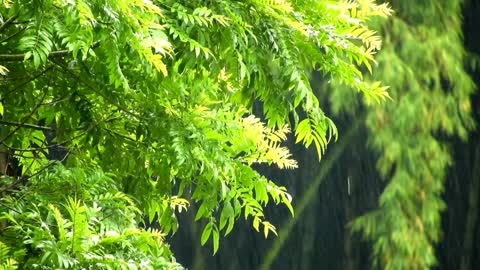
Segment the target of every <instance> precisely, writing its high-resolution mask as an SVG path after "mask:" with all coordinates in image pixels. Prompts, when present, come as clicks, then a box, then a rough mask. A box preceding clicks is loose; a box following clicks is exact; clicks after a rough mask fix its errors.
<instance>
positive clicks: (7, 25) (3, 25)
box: [0, 15, 17, 33]
mask: <svg viewBox="0 0 480 270" xmlns="http://www.w3.org/2000/svg"><path fill="white" fill-rule="evenodd" d="M15 19H17V15H13V16H12V17H10V18H8V20H6V21H5V22H4V23H3V24H2V25H1V26H0V33H1V32H3V30H5V29H7V27H9V26H10V25H11V24H12V23H13V21H15Z"/></svg>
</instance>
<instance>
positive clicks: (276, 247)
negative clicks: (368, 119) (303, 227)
mask: <svg viewBox="0 0 480 270" xmlns="http://www.w3.org/2000/svg"><path fill="white" fill-rule="evenodd" d="M364 119H365V118H364V117H359V118H357V119H356V120H355V122H354V124H353V125H352V127H350V129H349V130H348V131H347V132H346V134H345V135H344V136H343V137H342V138H341V140H340V141H339V143H338V144H337V145H335V147H334V148H333V149H332V150H333V152H331V153H330V154H328V159H326V160H325V161H323V162H322V163H321V164H322V165H321V169H320V172H319V173H318V175H317V177H316V178H315V179H314V181H313V182H312V183H311V185H310V186H309V187H308V190H307V191H306V192H305V193H304V194H303V195H302V197H301V198H300V199H299V201H298V203H297V205H296V207H295V211H294V212H295V217H294V218H292V219H290V220H288V221H287V222H286V224H283V226H280V228H281V230H280V231H279V232H278V237H277V238H276V239H275V241H274V242H273V246H272V247H271V248H270V250H269V251H268V253H267V255H266V256H265V258H264V259H263V262H262V264H261V266H260V269H261V270H268V269H270V266H271V265H272V263H273V261H274V260H275V258H276V257H277V256H278V253H279V252H280V250H281V249H282V247H283V245H284V244H285V242H286V240H287V239H288V236H289V234H290V232H291V231H292V229H293V228H294V226H295V225H296V224H297V222H298V221H299V217H300V216H301V215H302V214H303V212H304V210H305V208H306V207H307V206H308V205H309V204H310V202H311V201H312V199H313V198H315V195H316V194H317V190H318V187H319V186H320V184H322V183H323V179H324V178H325V176H327V174H328V172H329V171H330V170H331V169H332V167H333V166H334V165H335V164H336V162H337V160H338V159H339V158H340V156H341V154H342V153H343V151H344V150H345V148H346V147H347V145H348V144H349V142H350V141H351V140H352V138H353V137H354V136H355V134H356V133H357V132H358V129H359V128H360V125H361V124H362V123H363V120H364Z"/></svg>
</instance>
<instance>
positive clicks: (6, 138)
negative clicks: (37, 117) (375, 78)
mask: <svg viewBox="0 0 480 270" xmlns="http://www.w3.org/2000/svg"><path fill="white" fill-rule="evenodd" d="M46 96H47V93H46V92H45V93H44V94H43V96H42V99H41V100H40V103H38V104H37V105H36V106H35V108H33V110H32V111H31V112H30V113H29V114H28V115H27V116H26V117H24V118H23V120H22V121H21V122H20V123H19V125H18V126H16V127H15V128H14V129H13V130H12V131H10V132H9V133H8V134H7V135H6V136H5V137H4V138H2V139H1V140H0V144H2V143H3V142H5V141H6V140H8V139H9V138H10V137H11V136H12V135H13V134H15V132H17V131H18V130H19V129H20V128H21V127H23V126H24V125H25V124H26V122H27V121H28V120H29V119H30V118H31V117H32V116H33V114H34V113H35V112H36V111H37V110H38V108H40V106H42V103H43V100H44V99H45V97H46Z"/></svg>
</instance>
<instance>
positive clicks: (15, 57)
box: [0, 41, 100, 62]
mask: <svg viewBox="0 0 480 270" xmlns="http://www.w3.org/2000/svg"><path fill="white" fill-rule="evenodd" d="M98 46H100V41H97V42H95V43H93V45H92V47H91V49H95V48H97V47H98ZM70 52H71V51H69V50H61V51H53V52H51V53H49V54H48V58H49V59H52V58H57V57H62V56H67V55H68V54H69V53H70ZM24 59H25V54H23V53H18V54H0V62H17V61H23V60H24Z"/></svg>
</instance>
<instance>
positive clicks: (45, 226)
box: [0, 0, 391, 269]
mask: <svg viewBox="0 0 480 270" xmlns="http://www.w3.org/2000/svg"><path fill="white" fill-rule="evenodd" d="M390 12H391V11H390V9H389V8H388V6H387V5H385V4H382V5H376V4H375V3H374V2H373V1H371V0H362V1H349V2H343V1H342V2H331V3H324V2H322V3H318V1H280V0H276V1H265V0H251V1H225V0H224V1H208V3H205V1H168V0H164V1H160V0H158V1H140V0H139V1H127V0H95V1H83V0H78V1H73V0H70V1H60V0H17V1H3V2H2V5H1V7H0V14H1V17H0V18H1V19H2V21H1V23H2V24H1V26H0V38H1V42H0V52H1V53H2V54H0V62H1V63H2V65H1V66H0V71H1V75H2V77H1V83H2V89H1V90H0V91H1V92H0V94H1V96H0V114H1V115H2V118H1V120H0V123H1V124H2V126H1V130H0V135H1V138H0V144H1V145H2V148H3V150H2V151H3V157H4V158H3V161H4V162H3V163H2V164H5V166H8V167H11V168H14V169H15V168H16V169H18V171H19V173H18V175H16V176H15V177H12V176H11V175H10V176H4V177H3V180H2V181H1V184H2V189H1V192H2V198H1V205H0V207H1V212H2V217H1V219H2V220H3V225H2V227H3V230H2V235H1V236H2V237H1V239H0V240H1V243H2V250H3V253H2V254H3V255H2V257H1V258H0V259H4V260H3V261H4V262H8V263H9V265H10V266H12V265H13V264H14V260H15V261H17V262H18V265H19V266H20V267H39V268H42V269H57V268H78V267H86V268H92V267H94V268H95V269H98V268H106V269H111V268H112V267H118V265H120V267H122V268H125V269H127V268H128V269H130V268H135V267H137V268H142V269H147V268H148V267H150V268H152V269H156V268H162V267H164V268H168V267H170V268H172V267H180V266H178V265H177V264H176V263H175V262H174V259H173V257H172V256H171V254H170V252H169V251H168V246H167V245H166V244H165V243H164V242H163V241H162V237H161V234H160V233H159V231H156V230H154V229H152V227H155V224H157V225H158V227H159V228H160V229H161V232H162V233H165V234H168V233H170V232H175V230H176V228H177V226H178V224H177V222H176V218H175V215H176V212H177V211H182V210H186V209H187V208H188V205H189V204H190V203H195V204H198V206H199V208H198V211H197V214H196V219H197V220H200V219H202V220H204V221H203V222H204V224H205V227H204V230H203V233H202V237H201V239H202V241H201V242H202V244H203V243H205V242H206V241H207V240H208V239H212V240H213V241H212V242H213V250H214V252H216V250H217V249H218V246H219V239H220V237H219V236H220V231H222V230H223V231H224V233H225V234H228V233H229V232H230V231H231V230H232V228H233V226H234V223H235V220H236V219H237V218H239V217H240V216H241V215H243V216H244V217H245V218H251V219H252V224H253V227H254V228H255V229H256V230H257V231H258V230H260V229H262V230H263V232H264V234H265V237H266V236H267V235H268V234H269V233H272V232H273V233H275V227H274V226H273V225H272V224H271V223H269V222H268V221H267V219H265V217H264V214H263V207H264V206H265V205H266V204H267V203H268V202H270V201H273V202H274V203H276V204H279V203H282V204H284V205H285V206H286V207H288V208H289V209H290V211H292V214H293V210H292V206H291V197H290V195H289V194H288V193H287V191H286V189H285V188H284V187H280V186H277V185H276V184H275V183H274V182H273V181H271V180H268V179H266V178H265V177H264V176H262V175H260V174H259V173H258V172H257V171H256V170H254V169H253V168H252V167H251V166H252V165H253V164H258V163H266V164H275V165H277V166H278V167H279V168H287V169H289V168H295V167H296V165H297V164H296V162H295V161H294V160H292V159H291V157H290V153H289V151H288V149H286V148H285V147H283V146H282V145H281V143H282V141H284V140H285V138H286V134H287V133H289V132H290V127H289V124H292V125H293V126H294V127H295V135H296V136H297V142H301V143H303V144H305V145H306V146H307V147H308V146H309V145H310V144H311V143H312V142H313V143H314V145H315V146H316V148H317V152H318V156H319V157H321V154H322V153H323V151H324V150H325V147H326V145H327V143H328V141H329V140H330V139H331V138H333V137H336V136H337V131H336V128H335V126H334V124H333V122H332V121H331V120H330V119H329V118H328V117H327V116H326V115H325V114H324V113H323V111H322V110H321V108H320V107H319V104H318V100H317V98H316V97H315V95H314V94H313V92H312V89H311V87H310V84H309V81H308V79H309V74H310V73H311V71H312V70H318V71H321V72H322V73H323V74H325V76H329V77H330V78H331V80H333V81H338V82H340V83H343V84H345V85H348V86H350V87H352V88H355V89H357V90H359V91H361V92H363V93H364V95H365V97H366V98H367V99H375V100H381V99H385V98H386V97H388V94H387V93H386V87H383V86H381V85H380V84H379V83H369V82H368V81H367V80H364V79H363V77H362V74H361V72H360V70H359V68H360V66H364V67H365V68H367V69H368V70H371V63H372V62H374V60H373V54H374V53H375V52H376V51H377V50H378V49H379V48H380V44H381V42H380V40H379V39H378V37H377V36H375V32H373V31H371V30H369V29H368V28H367V26H366V25H365V21H366V20H367V19H368V18H370V17H371V16H375V15H380V16H387V15H389V14H390ZM255 100H257V101H259V102H261V104H262V106H263V114H264V117H265V119H266V122H265V123H264V122H262V121H261V120H260V118H258V117H256V116H254V115H253V114H252V112H251V109H252V104H253V102H254V101H255ZM290 115H292V119H293V120H292V123H290V121H289V116H290ZM15 162H18V166H17V165H14V164H13V163H15ZM12 164H13V165H12ZM20 236H22V241H23V242H21V243H18V241H17V240H15V238H18V237H20ZM12 237H13V238H12ZM145 239H147V244H143V245H139V244H138V243H139V241H143V240H145ZM148 239H149V240H148ZM119 247H121V248H119ZM142 258H143V259H142ZM7 260H8V261H7ZM12 267H13V266H12Z"/></svg>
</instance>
